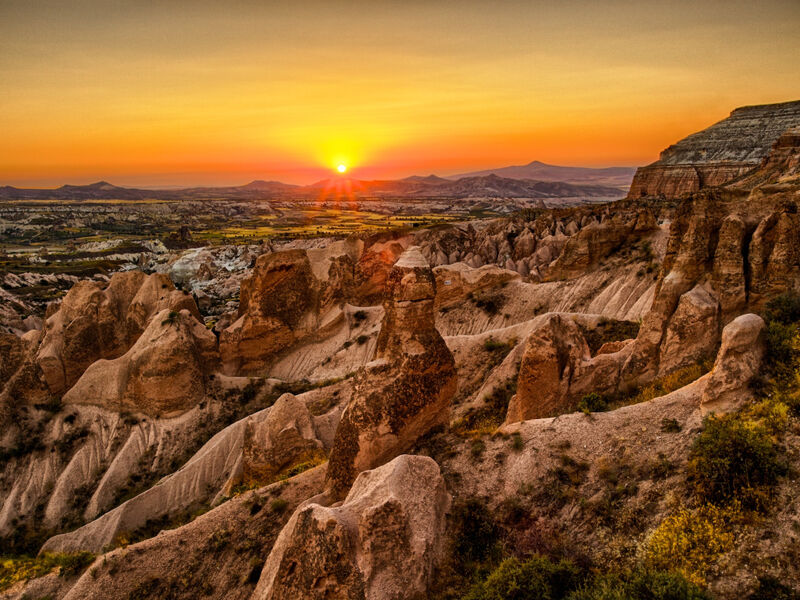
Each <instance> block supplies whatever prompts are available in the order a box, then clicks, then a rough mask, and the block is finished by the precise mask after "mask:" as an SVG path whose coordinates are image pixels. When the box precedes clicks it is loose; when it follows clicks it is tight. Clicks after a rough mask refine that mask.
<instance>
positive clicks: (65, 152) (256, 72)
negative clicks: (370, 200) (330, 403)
mask: <svg viewBox="0 0 800 600" xmlns="http://www.w3.org/2000/svg"><path fill="white" fill-rule="evenodd" d="M799 30H800V3H798V2H797V0H787V1H767V2H759V3H754V2H738V1H735V0H732V1H726V2H716V1H713V0H712V1H704V2H697V1H696V0H693V1H692V2H662V1H659V2H632V1H631V2H628V1H622V0H614V1H611V2H588V1H569V0H565V1H560V2H536V1H531V0H527V1H525V2H513V1H506V2H496V3H489V2H472V1H461V2H433V1H424V0H405V1H403V2H390V1H382V0H373V1H371V2H368V1H366V0H364V1H362V0H349V1H348V0H328V1H325V2H312V1H305V2H300V1H297V2H293V3H289V2H257V1H255V0H253V1H240V0H228V1H227V2H224V3H220V2H207V1H205V0H198V1H196V2H184V3H181V2H175V1H169V0H166V1H161V2H152V3H149V2H148V3H144V2H125V1H116V2H111V1H108V0H73V1H71V2H63V1H62V0H3V1H2V3H0V132H2V144H0V183H2V184H13V185H43V186H47V185H59V184H61V183H88V182H90V181H94V180H98V179H106V180H109V181H112V182H113V183H117V184H120V185H194V184H203V185H207V184H210V185H217V184H240V183H245V182H247V181H249V180H252V179H257V178H258V179H279V180H282V181H287V182H293V183H306V182H311V181H314V180H316V179H320V178H322V177H324V176H327V174H328V173H330V172H331V169H332V168H334V167H335V166H336V164H337V163H339V162H344V163H346V164H348V165H349V166H350V169H351V171H350V172H351V173H352V174H353V175H354V176H360V177H366V178H382V177H387V178H388V177H401V176H406V175H411V174H415V173H417V174H427V173H431V172H436V173H438V174H452V173H457V172H461V171H467V170H474V169H479V168H486V167H494V166H504V165H508V164H520V163H527V162H529V161H531V160H534V159H538V160H542V161H544V162H549V163H555V164H568V165H591V166H605V165H640V164H645V163H648V162H651V161H653V160H655V159H656V158H657V156H658V152H659V151H660V150H661V149H663V148H664V147H665V146H667V145H668V144H670V143H672V142H674V141H676V140H677V139H679V138H681V137H683V136H685V135H686V134H688V133H690V132H692V131H695V130H698V129H701V128H703V127H705V126H707V125H709V124H711V123H712V122H714V121H716V120H719V119H721V118H723V117H725V116H727V114H728V113H729V112H730V110H731V109H733V108H734V107H736V106H741V105H744V104H756V103H763V102H779V101H785V100H796V99H800V78H798V64H800V36H799V35H798V34H797V32H798V31H799Z"/></svg>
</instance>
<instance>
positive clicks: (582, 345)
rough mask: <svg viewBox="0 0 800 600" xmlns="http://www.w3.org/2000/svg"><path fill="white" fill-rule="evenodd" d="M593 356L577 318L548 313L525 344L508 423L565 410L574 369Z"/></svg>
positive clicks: (507, 418)
mask: <svg viewBox="0 0 800 600" xmlns="http://www.w3.org/2000/svg"><path fill="white" fill-rule="evenodd" d="M589 356H590V355H589V346H587V345H586V340H585V339H584V338H583V335H581V332H580V329H579V328H578V326H577V325H576V324H575V322H574V321H572V320H571V319H570V318H569V317H563V316H561V315H558V314H550V315H546V316H545V317H544V318H543V322H542V324H541V325H540V326H539V327H538V328H537V329H535V330H534V331H533V332H531V334H530V335H529V336H528V339H527V341H526V343H525V353H524V354H523V355H522V361H521V362H520V367H519V377H518V379H517V393H516V395H515V396H514V397H513V398H512V399H511V402H510V403H509V406H508V413H507V415H506V422H508V423H514V422H516V421H527V420H528V419H538V418H540V417H549V416H552V415H555V414H558V413H559V412H563V410H564V409H565V408H566V406H565V403H566V402H567V401H568V397H569V386H570V382H571V380H572V378H573V375H574V370H575V368H576V366H577V364H578V363H580V362H581V361H582V360H586V359H588V358H589Z"/></svg>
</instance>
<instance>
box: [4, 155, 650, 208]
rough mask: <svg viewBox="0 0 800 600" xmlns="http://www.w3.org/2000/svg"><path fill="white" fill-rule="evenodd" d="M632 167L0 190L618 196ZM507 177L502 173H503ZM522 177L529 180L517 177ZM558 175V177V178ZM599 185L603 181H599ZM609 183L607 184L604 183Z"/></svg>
mask: <svg viewBox="0 0 800 600" xmlns="http://www.w3.org/2000/svg"><path fill="white" fill-rule="evenodd" d="M633 172H634V169H628V168H626V167H611V168H608V169H588V168H580V167H558V166H553V165H545V164H544V163H540V162H537V161H534V162H532V163H530V164H529V165H525V166H520V167H504V168H502V169H496V170H495V171H486V172H481V173H477V174H466V175H463V176H459V177H448V178H443V177H438V176H436V175H428V176H419V175H415V176H412V177H406V178H405V179H392V180H362V179H349V178H344V177H342V178H332V179H325V180H322V181H318V182H316V183H313V184H311V185H306V186H299V185H291V184H287V183H281V182H279V181H261V180H257V181H252V182H250V183H248V184H246V185H241V186H231V187H194V188H184V189H162V190H158V189H155V190H153V189H138V188H126V187H119V186H116V185H112V184H110V183H108V182H106V181H98V182H97V183H92V184H89V185H62V186H61V187H59V188H55V189H25V188H16V187H12V186H3V187H0V199H7V200H26V199H28V200H45V199H52V200H73V201H79V200H102V199H118V200H151V199H152V200H210V199H242V200H267V199H293V198H294V199H308V198H313V197H319V196H320V195H330V196H332V197H335V196H337V195H345V194H346V195H350V194H352V195H354V196H356V197H360V198H375V197H379V198H452V199H458V198H595V199H597V198H609V199H611V198H621V197H622V196H624V195H625V193H626V192H627V189H628V185H629V184H630V180H631V178H632V177H633ZM506 173H508V174H506ZM526 173H531V174H535V176H530V177H527V176H523V175H525V174H526ZM558 177H561V179H559V178H558ZM601 181H602V182H605V183H601ZM609 182H610V183H609Z"/></svg>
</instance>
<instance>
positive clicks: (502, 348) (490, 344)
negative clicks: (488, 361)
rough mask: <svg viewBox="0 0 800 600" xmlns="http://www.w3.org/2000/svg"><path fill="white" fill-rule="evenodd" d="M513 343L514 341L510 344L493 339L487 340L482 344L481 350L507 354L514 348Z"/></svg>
mask: <svg viewBox="0 0 800 600" xmlns="http://www.w3.org/2000/svg"><path fill="white" fill-rule="evenodd" d="M514 343H516V340H514V341H513V343H512V342H501V341H498V340H496V339H494V338H487V339H486V340H484V342H483V349H484V350H486V351H487V352H492V353H494V352H496V353H498V354H508V352H509V351H510V350H511V348H513V347H514Z"/></svg>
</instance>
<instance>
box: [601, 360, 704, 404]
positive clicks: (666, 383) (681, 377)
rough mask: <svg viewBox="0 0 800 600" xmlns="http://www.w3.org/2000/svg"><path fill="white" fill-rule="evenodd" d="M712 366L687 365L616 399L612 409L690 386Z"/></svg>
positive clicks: (699, 363) (700, 363)
mask: <svg viewBox="0 0 800 600" xmlns="http://www.w3.org/2000/svg"><path fill="white" fill-rule="evenodd" d="M712 366H713V363H712V362H711V361H701V362H698V363H694V364H691V365H687V366H685V367H683V368H680V369H678V370H676V371H673V372H672V373H669V374H668V375H665V376H663V377H659V378H658V379H656V380H654V381H652V382H650V383H649V384H648V385H646V386H645V387H643V388H640V389H638V390H636V391H634V392H632V393H630V394H626V395H625V396H622V397H619V398H615V399H614V400H613V402H610V404H611V405H612V408H617V407H619V406H627V405H630V404H639V403H640V402H648V401H650V400H653V399H654V398H660V397H661V396H666V395H667V394H669V393H671V392H674V391H675V390H679V389H680V388H682V387H683V386H685V385H688V384H690V383H691V382H693V381H695V380H696V379H698V378H699V377H702V376H703V375H705V374H706V373H708V372H709V371H710V370H711V367H712Z"/></svg>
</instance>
